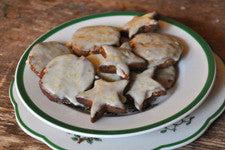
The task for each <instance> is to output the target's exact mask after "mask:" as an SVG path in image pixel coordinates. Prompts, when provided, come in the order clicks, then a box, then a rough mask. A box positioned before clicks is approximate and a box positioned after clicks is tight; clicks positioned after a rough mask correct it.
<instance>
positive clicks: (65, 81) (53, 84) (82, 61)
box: [39, 54, 94, 105]
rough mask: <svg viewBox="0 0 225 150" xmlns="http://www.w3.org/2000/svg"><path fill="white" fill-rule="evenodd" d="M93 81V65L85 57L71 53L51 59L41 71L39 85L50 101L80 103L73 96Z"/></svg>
mask: <svg viewBox="0 0 225 150" xmlns="http://www.w3.org/2000/svg"><path fill="white" fill-rule="evenodd" d="M93 81H94V66H93V65H92V63H91V62H90V61H89V60H87V59H86V58H85V57H83V56H82V57H77V56H75V55H73V54H67V55H62V56H58V57H56V58H54V59H53V60H51V61H50V62H49V63H48V64H47V65H46V66H45V68H44V69H43V71H42V72H41V79H40V82H39V86H40V88H41V90H42V92H43V93H44V94H45V95H46V96H47V97H48V98H49V99H50V100H52V101H55V102H59V103H73V104H74V105H80V104H79V103H78V102H77V101H76V99H75V96H76V95H77V94H78V93H80V92H83V91H84V90H86V89H88V88H89V87H90V86H91V85H92V84H93Z"/></svg>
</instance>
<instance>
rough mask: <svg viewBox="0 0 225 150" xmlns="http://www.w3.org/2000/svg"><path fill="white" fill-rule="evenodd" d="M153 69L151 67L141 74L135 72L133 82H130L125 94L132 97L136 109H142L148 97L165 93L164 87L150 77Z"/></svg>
mask: <svg viewBox="0 0 225 150" xmlns="http://www.w3.org/2000/svg"><path fill="white" fill-rule="evenodd" d="M154 70H155V69H154V68H153V67H151V68H149V69H147V70H145V71H144V72H142V73H141V74H137V75H136V76H135V77H134V80H133V82H131V85H130V89H129V91H128V92H127V95H129V96H131V97H132V98H133V100H134V104H135V107H136V108H137V109H138V110H142V108H143V104H144V101H145V100H147V99H148V98H150V97H152V96H160V95H165V94H166V91H165V89H164V87H163V86H162V85H161V84H160V83H158V82H157V81H155V80H153V79H152V77H153V75H154Z"/></svg>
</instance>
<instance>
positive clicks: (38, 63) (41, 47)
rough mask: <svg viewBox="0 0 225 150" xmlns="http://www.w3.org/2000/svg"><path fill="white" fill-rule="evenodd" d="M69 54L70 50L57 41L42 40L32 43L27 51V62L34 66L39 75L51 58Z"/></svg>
mask: <svg viewBox="0 0 225 150" xmlns="http://www.w3.org/2000/svg"><path fill="white" fill-rule="evenodd" d="M65 54H71V52H70V50H69V49H68V48H67V47H66V46H65V45H64V44H62V43H59V42H43V43H38V44H36V45H34V47H33V48H32V50H31V51H30V53H29V56H28V57H29V63H30V64H31V65H32V66H33V67H34V68H35V70H36V72H37V73H38V75H40V73H41V71H42V69H43V68H44V66H45V65H46V64H47V63H48V62H49V61H50V60H52V59H53V58H55V57H57V56H60V55H65Z"/></svg>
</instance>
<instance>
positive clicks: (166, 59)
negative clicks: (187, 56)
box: [130, 33, 183, 67]
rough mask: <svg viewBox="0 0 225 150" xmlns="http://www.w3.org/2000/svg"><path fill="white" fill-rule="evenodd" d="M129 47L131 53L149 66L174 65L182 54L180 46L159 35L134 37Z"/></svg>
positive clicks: (147, 34)
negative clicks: (131, 50)
mask: <svg viewBox="0 0 225 150" xmlns="http://www.w3.org/2000/svg"><path fill="white" fill-rule="evenodd" d="M130 45H131V46H132V47H134V48H133V52H134V53H135V54H137V55H138V56H140V57H142V58H144V59H146V60H147V61H148V62H149V64H150V66H158V67H167V66H171V65H173V64H174V63H176V62H177V61H178V60H179V59H180V56H181V54H182V51H183V48H182V45H181V44H180V43H179V42H178V41H177V40H176V39H175V38H174V37H172V36H169V35H165V34H159V33H142V34H138V35H136V36H135V37H134V38H133V39H132V40H131V41H130Z"/></svg>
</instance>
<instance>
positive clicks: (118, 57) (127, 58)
mask: <svg viewBox="0 0 225 150" xmlns="http://www.w3.org/2000/svg"><path fill="white" fill-rule="evenodd" d="M102 49H103V50H104V53H105V54H106V58H104V57H103V56H101V55H100V54H96V55H95V56H91V55H90V57H89V56H88V57H87V58H88V59H89V60H90V61H91V62H92V63H93V64H97V66H101V65H103V66H111V65H113V66H115V67H116V74H117V75H119V76H121V77H122V78H125V77H126V76H128V75H129V68H128V66H129V65H130V64H132V63H145V61H144V60H143V59H142V58H140V57H138V56H136V55H135V54H133V53H132V52H131V51H130V50H128V49H123V48H117V47H113V46H107V45H104V46H102ZM90 58H92V59H90Z"/></svg>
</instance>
